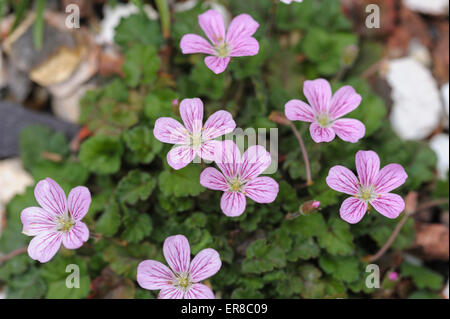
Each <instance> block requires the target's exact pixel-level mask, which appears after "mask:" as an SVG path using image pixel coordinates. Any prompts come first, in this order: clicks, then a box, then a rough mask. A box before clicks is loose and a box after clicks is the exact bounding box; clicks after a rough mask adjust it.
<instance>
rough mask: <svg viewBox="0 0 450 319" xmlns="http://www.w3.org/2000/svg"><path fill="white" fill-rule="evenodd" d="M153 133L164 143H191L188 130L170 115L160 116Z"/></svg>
mask: <svg viewBox="0 0 450 319" xmlns="http://www.w3.org/2000/svg"><path fill="white" fill-rule="evenodd" d="M153 135H154V136H155V138H156V139H157V140H159V141H161V142H163V143H168V144H189V132H188V130H187V129H186V128H185V127H184V126H183V125H181V123H180V122H178V121H176V120H174V119H173V118H170V117H160V118H159V119H157V120H156V122H155V128H154V129H153Z"/></svg>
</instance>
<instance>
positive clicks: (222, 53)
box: [215, 42, 230, 58]
mask: <svg viewBox="0 0 450 319" xmlns="http://www.w3.org/2000/svg"><path fill="white" fill-rule="evenodd" d="M215 51H216V55H217V56H218V57H220V58H226V57H228V56H229V55H230V48H229V47H228V45H227V44H226V43H225V42H221V43H219V44H218V45H216V47H215Z"/></svg>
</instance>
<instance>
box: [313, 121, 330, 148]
mask: <svg viewBox="0 0 450 319" xmlns="http://www.w3.org/2000/svg"><path fill="white" fill-rule="evenodd" d="M309 132H310V133H311V138H312V139H313V141H314V142H316V143H322V142H331V141H332V140H334V138H335V136H336V133H335V132H334V130H333V129H332V128H330V127H321V126H320V125H319V124H317V123H315V122H314V123H311V125H310V126H309Z"/></svg>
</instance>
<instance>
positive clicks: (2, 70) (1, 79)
mask: <svg viewBox="0 0 450 319" xmlns="http://www.w3.org/2000/svg"><path fill="white" fill-rule="evenodd" d="M6 83H7V79H6V67H5V61H3V56H2V51H1V50H0V89H1V88H3V87H5V86H6Z"/></svg>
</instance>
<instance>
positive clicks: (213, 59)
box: [205, 56, 230, 74]
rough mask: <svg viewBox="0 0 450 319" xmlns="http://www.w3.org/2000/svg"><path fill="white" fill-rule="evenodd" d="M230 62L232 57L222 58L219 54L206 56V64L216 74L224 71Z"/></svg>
mask: <svg viewBox="0 0 450 319" xmlns="http://www.w3.org/2000/svg"><path fill="white" fill-rule="evenodd" d="M228 63H230V58H220V57H217V56H207V57H206V58H205V64H206V66H207V67H208V68H209V69H210V70H211V71H213V72H214V73H215V74H219V73H222V72H223V71H225V69H226V68H227V66H228Z"/></svg>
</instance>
